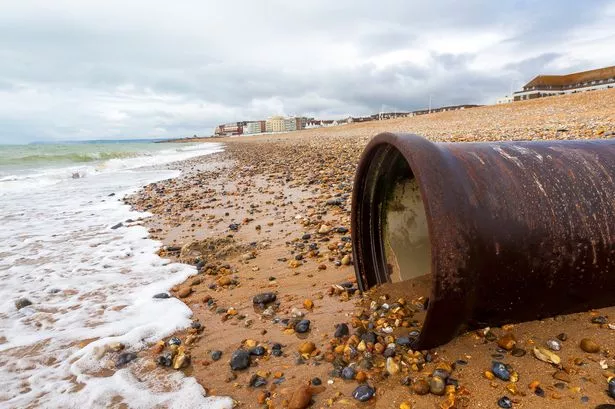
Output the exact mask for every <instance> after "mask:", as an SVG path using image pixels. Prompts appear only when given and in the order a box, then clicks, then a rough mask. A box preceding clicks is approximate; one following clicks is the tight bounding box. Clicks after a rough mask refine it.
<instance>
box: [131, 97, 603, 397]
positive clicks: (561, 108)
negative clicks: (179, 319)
mask: <svg viewBox="0 0 615 409" xmlns="http://www.w3.org/2000/svg"><path fill="white" fill-rule="evenodd" d="M614 106H615V90H610V91H605V92H593V93H587V94H576V95H571V96H564V97H552V98H545V99H543V100H536V101H528V102H522V103H515V104H511V105H510V106H505V105H501V106H492V107H481V108H473V109H471V110H467V111H453V112H444V113H438V114H431V115H426V116H424V117H415V118H403V119H394V120H387V121H375V122H369V123H365V124H356V125H355V124H353V125H345V126H343V127H337V128H321V129H312V130H304V131H298V132H294V133H290V134H284V135H275V134H274V135H266V136H249V137H241V138H215V139H214V140H209V141H208V142H210V141H211V142H216V143H223V144H224V145H225V151H224V152H221V153H216V154H213V155H209V156H206V157H204V158H197V159H191V160H189V161H187V162H184V163H183V164H182V168H184V169H185V170H186V172H185V173H182V175H180V176H179V177H178V178H175V179H171V180H168V181H163V182H159V183H156V184H154V185H148V186H146V187H145V188H144V189H142V190H141V191H140V192H138V193H137V194H135V195H132V196H129V197H128V198H126V199H125V202H126V203H128V204H131V205H132V206H134V207H135V208H137V209H139V210H141V209H145V210H147V211H149V212H151V213H153V214H154V215H155V216H154V217H152V218H150V219H149V220H148V221H146V226H148V227H149V232H150V235H151V236H150V237H151V238H152V239H156V240H161V241H162V242H163V243H164V245H165V246H164V247H163V248H162V249H161V250H160V251H159V255H161V256H162V257H167V258H170V259H172V260H180V261H183V262H188V263H192V264H198V263H197V262H196V258H197V257H200V258H201V260H200V261H201V262H202V263H200V267H201V268H200V273H199V274H197V275H196V276H194V277H191V278H189V279H188V280H187V281H186V282H185V283H183V284H181V285H179V286H176V287H174V288H173V289H172V293H173V294H174V295H175V296H177V297H178V298H180V299H182V301H183V302H185V303H186V305H188V307H189V308H190V309H191V310H192V312H193V314H194V315H193V318H194V319H196V320H198V321H199V322H200V323H201V324H202V325H203V326H204V330H203V332H202V333H200V334H190V333H189V331H185V332H181V333H179V334H177V336H178V337H179V338H180V339H181V340H183V341H185V340H186V339H187V338H188V337H189V335H196V337H195V339H193V340H192V341H191V343H190V345H188V346H187V348H188V350H189V352H190V355H191V356H192V362H191V365H190V366H189V367H188V368H187V369H185V372H186V374H187V375H192V376H194V377H195V378H196V379H197V381H198V382H199V383H200V384H201V385H203V387H204V388H205V389H206V390H208V392H209V395H220V396H231V397H232V398H233V399H235V400H236V401H238V402H239V404H240V407H246V408H251V407H262V406H263V405H267V403H265V402H269V403H268V404H269V405H270V407H283V402H284V401H285V400H286V401H288V400H291V399H292V396H293V393H296V392H297V391H298V390H301V388H302V387H306V386H307V385H308V384H309V383H310V380H311V379H312V378H314V377H318V378H320V379H321V380H322V385H320V386H316V385H314V384H312V386H311V388H312V389H311V390H310V392H315V393H314V395H313V400H314V404H313V405H312V407H331V406H332V407H361V405H364V404H362V403H359V402H357V401H356V400H354V399H353V398H352V396H351V395H352V391H353V390H354V389H355V388H356V387H357V386H358V385H359V383H358V382H357V381H348V380H343V379H340V378H336V377H332V376H331V371H332V370H333V369H334V367H333V365H332V363H331V362H334V361H335V360H336V359H338V358H339V357H336V355H337V354H336V352H335V347H336V342H337V341H335V340H332V339H333V334H334V332H335V331H336V325H337V324H341V323H347V324H349V326H351V329H350V331H351V334H352V333H353V331H354V329H353V328H352V325H350V324H351V323H353V322H354V319H353V318H354V315H355V313H356V312H357V311H361V310H362V309H363V308H364V305H363V304H362V302H364V301H365V300H370V299H374V297H376V295H375V294H376V293H377V292H370V293H368V294H366V295H365V297H364V298H362V297H361V295H359V294H358V292H353V293H352V294H350V292H349V291H347V290H344V289H343V288H344V287H336V286H339V285H341V284H345V283H348V284H347V285H348V286H351V287H353V288H354V287H356V285H354V284H353V283H354V270H353V267H352V265H351V262H352V260H351V255H352V253H351V248H350V244H349V241H348V238H349V237H350V232H349V231H347V229H349V228H350V213H349V212H350V197H349V195H350V192H351V189H352V182H353V174H354V169H355V166H356V163H357V159H358V157H359V155H360V153H361V151H362V149H363V146H364V145H365V144H366V143H367V141H368V140H369V138H370V137H372V136H373V135H375V134H376V133H377V132H379V131H385V130H389V131H402V130H403V131H413V132H415V133H418V134H422V135H425V136H427V137H428V138H430V139H433V140H438V141H441V140H450V141H464V142H469V141H481V140H506V139H545V138H549V139H553V138H556V139H575V138H596V137H610V136H612V135H613V131H615V109H614V108H612V107H614ZM609 107H611V108H609ZM208 162H211V163H213V164H210V165H207V163H208ZM201 164H203V165H201ZM202 166H205V168H203V167H202ZM323 225H324V226H325V227H323ZM308 235H309V237H308ZM340 288H342V289H340ZM398 290H399V289H397V290H396V289H395V288H387V286H385V288H383V289H382V290H379V291H385V292H388V293H389V294H393V293H395V292H396V291H398ZM265 292H273V293H275V294H276V301H275V302H274V303H273V304H272V305H276V303H279V305H278V306H277V308H273V309H271V310H269V309H262V308H260V307H258V306H254V304H253V297H254V296H256V295H258V294H261V293H265ZM408 294H411V295H412V292H411V291H409V292H408ZM414 295H415V296H416V297H417V298H418V297H419V296H420V294H418V293H416V294H414ZM376 299H377V298H376ZM391 299H396V298H394V297H393V296H391ZM407 301H415V300H413V299H412V297H410V299H408V300H407ZM311 304H313V306H311ZM263 313H265V314H264V315H263ZM293 315H294V316H295V318H301V319H308V320H310V322H311V324H310V331H309V332H307V333H305V334H296V333H294V332H293V331H289V328H287V325H284V322H285V321H284V320H289V321H290V322H292V321H293V319H294V318H293ZM299 315H301V317H298V316H299ZM596 316H607V317H608V316H615V308H614V307H611V308H605V309H601V310H600V311H599V312H586V313H580V314H572V315H567V316H563V317H556V318H555V319H546V320H543V321H532V322H528V323H521V324H516V325H510V326H505V327H504V328H497V329H492V331H491V333H492V334H493V336H495V339H496V340H497V339H498V338H502V337H505V336H506V334H507V333H512V334H514V336H515V337H516V342H517V346H518V347H519V348H521V349H523V350H524V351H525V352H526V354H525V355H523V356H518V357H517V356H511V355H510V353H508V352H506V351H503V352H502V351H501V350H498V344H497V342H495V341H494V340H489V339H488V338H489V337H487V338H485V334H484V333H483V334H482V336H481V334H479V333H475V332H473V333H468V334H465V335H462V336H460V337H458V338H457V339H455V340H454V341H452V342H451V343H449V344H447V345H445V346H442V347H440V348H437V349H436V350H434V351H432V355H433V357H434V358H435V359H434V361H433V362H432V363H428V364H425V365H424V367H422V368H417V369H418V370H416V371H415V370H414V369H413V368H412V367H411V366H405V365H402V368H401V374H403V375H401V374H396V375H391V376H388V375H386V374H385V373H386V368H383V367H385V362H384V361H383V360H382V359H380V358H379V357H378V356H375V357H374V359H373V364H374V368H373V369H370V370H366V371H365V373H366V375H367V376H368V379H369V384H370V385H372V386H375V389H376V398H375V399H374V400H375V402H374V404H373V406H374V407H376V408H380V407H382V408H392V407H399V406H400V404H401V403H402V402H409V403H411V404H412V405H413V406H412V407H416V408H422V407H438V405H445V403H444V402H445V401H446V399H447V398H446V397H443V396H436V395H433V394H428V395H425V396H420V395H418V394H416V393H415V392H412V389H411V388H412V387H411V386H408V385H403V384H402V381H403V378H404V376H409V377H410V378H411V382H410V383H411V384H413V383H415V382H416V381H418V380H420V379H423V378H428V376H429V374H431V371H433V370H434V368H435V366H436V365H443V364H448V365H452V366H455V365H454V363H456V362H459V361H464V362H466V363H467V365H463V366H461V365H457V367H456V368H455V369H454V371H453V374H451V377H453V376H454V378H455V379H456V380H457V381H458V385H459V386H458V388H457V391H456V392H455V396H456V398H457V404H458V405H459V406H461V407H497V405H496V402H497V401H498V399H500V398H501V397H503V396H508V397H510V398H511V399H512V400H513V402H515V406H514V407H528V408H531V407H536V406H541V407H546V408H556V407H561V406H562V405H572V406H573V407H577V406H579V407H590V408H593V407H595V406H596V405H597V404H599V403H613V402H612V399H611V398H609V397H608V396H607V395H606V393H605V390H606V375H608V374H610V373H614V374H615V372H613V368H614V367H615V362H614V361H613V357H612V355H611V354H612V352H611V351H615V340H614V337H613V332H612V330H610V329H609V328H608V327H606V326H604V325H595V324H592V323H591V319H592V318H593V317H596ZM276 318H277V319H279V321H278V322H276ZM562 333H564V334H566V338H567V340H566V341H562V342H561V344H562V349H561V351H560V352H558V354H560V355H561V357H562V368H559V369H558V368H556V367H555V366H552V365H549V364H547V363H545V362H542V361H539V360H538V359H536V358H534V356H533V355H532V352H531V350H532V349H533V347H534V346H544V345H545V342H546V341H547V340H550V339H555V337H556V336H558V335H559V334H562ZM583 337H587V338H592V339H594V340H596V341H597V342H598V343H599V344H600V345H601V346H602V353H600V354H593V355H592V354H586V353H584V352H583V351H581V350H580V348H579V347H578V345H579V342H580V339H581V338H583ZM309 342H312V343H313V344H314V345H313V347H314V348H315V350H314V351H311V352H309V353H307V354H305V353H304V354H303V355H304V356H303V357H302V356H301V354H300V353H299V352H298V351H299V349H301V348H303V346H304V345H305V344H306V343H309ZM276 343H280V344H282V356H275V355H274V354H273V353H272V352H273V349H274V348H273V346H274V344H276ZM242 345H243V346H244V347H246V348H252V347H254V346H256V345H262V346H263V347H264V348H265V350H266V352H265V355H263V356H260V357H259V356H256V357H253V358H252V359H251V361H252V367H250V368H248V369H245V370H238V371H231V369H230V367H229V360H230V359H231V356H232V354H233V352H234V351H236V350H237V349H238V348H240V346H242ZM212 351H221V352H222V357H221V359H219V360H214V359H212ZM154 352H156V351H155V350H154V351H153V355H152V357H153V358H155V353H154ZM342 355H343V354H342ZM495 356H498V357H497V358H496V357H495ZM500 356H501V357H500ZM494 359H495V360H502V361H504V362H506V363H510V364H511V365H512V366H513V367H514V369H515V370H516V371H517V372H518V373H519V381H518V382H517V383H516V384H515V385H513V386H514V388H513V387H512V386H510V383H509V382H504V381H501V380H498V379H495V380H493V379H487V378H486V377H485V375H484V374H485V371H487V370H489V368H490V367H491V361H492V360H494ZM575 359H580V360H582V364H577V363H576V362H575ZM601 360H604V361H605V362H606V365H607V369H603V368H602V367H601V364H600V361H601ZM381 365H382V366H381ZM169 370H172V369H169ZM562 371H563V372H564V373H565V375H564V374H562V373H560V372H562ZM556 374H558V375H556ZM255 375H257V376H260V377H262V378H263V379H264V380H265V381H266V385H265V386H261V387H256V388H255V387H252V386H249V384H250V383H251V380H253V379H254V378H253V377H254V376H255ZM554 376H557V378H554ZM559 378H566V379H567V380H564V381H562V380H560V379H559ZM282 379H283V380H282ZM329 380H332V381H333V383H332V384H329V382H328V381H329ZM532 381H537V382H539V383H540V385H541V387H542V390H543V391H544V396H540V395H539V394H538V393H537V392H536V388H532V389H530V388H529V387H528V385H529V384H530V383H531V382H532ZM560 384H563V387H561V386H562V385H560ZM512 390H514V391H515V392H514V393H513V392H512ZM584 397H586V398H587V400H588V402H587V403H585V399H584ZM291 403H292V402H291ZM464 403H465V404H466V405H467V406H463V405H464ZM370 407H371V406H370ZM440 407H446V406H440ZM448 407H450V406H448Z"/></svg>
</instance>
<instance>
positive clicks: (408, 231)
mask: <svg viewBox="0 0 615 409" xmlns="http://www.w3.org/2000/svg"><path fill="white" fill-rule="evenodd" d="M365 183H366V186H365V187H366V191H367V192H370V196H371V200H370V202H371V205H370V208H369V209H365V213H364V214H369V216H370V217H368V219H369V220H370V222H369V223H370V224H371V225H370V226H365V227H366V228H365V232H366V233H367V231H369V232H371V234H370V235H369V236H370V239H369V240H370V241H371V243H370V247H371V248H372V257H371V261H372V262H371V263H368V265H369V264H371V266H370V267H372V268H368V269H367V271H366V274H367V275H368V277H366V278H367V281H368V284H369V285H366V286H365V287H369V286H372V285H374V284H382V283H385V282H393V283H397V282H401V281H407V280H411V279H417V278H419V277H425V278H426V279H425V280H424V281H425V284H427V283H430V279H428V278H427V277H426V276H428V275H430V274H431V242H430V238H429V230H428V224H427V215H426V213H425V205H424V203H423V198H422V195H421V191H420V187H419V183H418V180H417V179H416V177H415V175H414V173H413V172H412V169H411V168H410V166H409V164H408V162H407V161H406V159H405V158H404V156H403V155H402V154H401V152H400V151H399V150H397V148H395V147H394V146H392V145H389V144H383V145H382V146H381V147H380V148H379V149H376V152H375V153H374V158H373V160H372V161H371V164H370V168H369V170H368V172H367V178H366V181H365ZM366 267H367V266H366ZM370 275H372V276H371V277H370Z"/></svg>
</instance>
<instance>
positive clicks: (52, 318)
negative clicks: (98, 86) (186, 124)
mask: <svg viewBox="0 0 615 409" xmlns="http://www.w3.org/2000/svg"><path fill="white" fill-rule="evenodd" d="M222 149H223V147H222V145H219V144H212V143H201V144H196V143H190V144H185V143H153V142H151V141H95V142H81V143H55V144H30V145H4V146H3V145H0V384H1V385H2V387H1V388H0V408H39V407H40V408H166V407H168V408H205V409H225V408H231V407H232V403H233V402H232V400H231V399H230V398H228V397H207V396H206V392H205V390H204V389H203V388H202V387H201V386H200V385H199V384H198V383H197V382H196V380H195V379H194V378H192V377H189V376H185V375H184V374H183V373H182V372H181V371H174V370H172V369H168V368H161V367H157V366H156V365H155V364H153V363H152V359H151V356H149V358H148V352H147V348H148V347H149V346H151V345H152V343H155V342H156V341H158V340H160V339H162V338H164V337H168V336H169V335H171V334H173V333H174V332H175V331H177V330H179V329H182V328H186V327H188V326H190V325H191V322H192V321H191V312H190V310H189V309H188V307H187V306H186V305H185V304H184V303H182V302H181V301H179V300H178V299H176V298H173V297H171V298H168V299H157V298H153V295H155V294H158V293H163V292H167V291H168V290H169V288H170V287H172V286H174V285H176V284H178V283H181V282H183V281H184V280H185V279H186V278H187V277H189V276H190V275H193V274H195V273H196V270H195V269H194V267H192V266H188V265H184V264H179V263H173V262H170V261H169V260H166V259H162V258H160V257H158V255H157V254H156V251H157V250H158V249H159V248H160V246H161V243H160V242H159V241H156V240H152V239H150V238H149V237H148V231H147V229H146V228H145V227H143V226H142V225H141V223H140V222H139V219H141V218H145V217H147V216H149V215H148V214H147V213H142V212H137V211H134V210H131V209H130V207H129V206H127V205H125V204H123V202H122V200H121V199H122V198H123V197H124V196H125V195H127V194H130V193H133V192H136V191H137V190H138V189H139V188H141V187H142V186H144V185H146V184H148V183H152V182H156V181H160V180H163V179H168V178H174V177H177V176H178V175H179V174H180V171H179V170H174V169H173V166H167V165H170V164H172V163H173V162H176V161H181V160H186V159H189V158H193V157H197V156H204V155H210V154H212V153H215V152H219V151H221V150H222ZM23 299H27V300H28V301H29V302H30V303H31V304H30V305H27V306H25V307H22V305H19V307H21V308H18V305H17V304H19V302H21V303H22V304H25V303H24V302H23ZM20 300H21V301H20ZM118 343H121V344H122V345H123V346H124V349H123V350H121V351H117V349H118ZM123 353H135V354H137V358H136V359H135V360H134V361H132V362H129V363H128V364H126V365H119V366H118V365H116V364H117V360H118V357H119V356H120V355H121V354H123Z"/></svg>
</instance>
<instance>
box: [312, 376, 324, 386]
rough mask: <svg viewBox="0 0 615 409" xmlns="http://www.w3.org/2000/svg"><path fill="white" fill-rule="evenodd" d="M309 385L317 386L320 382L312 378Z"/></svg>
mask: <svg viewBox="0 0 615 409" xmlns="http://www.w3.org/2000/svg"><path fill="white" fill-rule="evenodd" d="M310 383H311V384H312V385H314V386H319V385H322V381H321V380H320V378H312V380H311V381H310Z"/></svg>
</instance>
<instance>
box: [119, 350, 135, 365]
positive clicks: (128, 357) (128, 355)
mask: <svg viewBox="0 0 615 409" xmlns="http://www.w3.org/2000/svg"><path fill="white" fill-rule="evenodd" d="M135 359H137V354H135V353H134V352H124V353H123V354H120V356H118V357H117V359H116V360H115V366H117V367H120V366H124V365H126V364H127V363H128V362H130V361H132V360H135Z"/></svg>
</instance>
